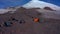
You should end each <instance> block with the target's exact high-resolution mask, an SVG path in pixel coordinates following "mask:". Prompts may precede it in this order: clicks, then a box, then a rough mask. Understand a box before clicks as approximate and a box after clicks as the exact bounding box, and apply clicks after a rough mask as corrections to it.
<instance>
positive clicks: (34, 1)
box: [23, 0, 60, 10]
mask: <svg viewBox="0 0 60 34" xmlns="http://www.w3.org/2000/svg"><path fill="white" fill-rule="evenodd" d="M23 7H24V8H27V9H29V8H41V9H43V8H44V7H50V8H52V9H53V10H59V9H60V7H59V6H57V5H54V4H51V3H47V2H44V1H39V0H31V1H30V2H28V3H27V4H24V5H23Z"/></svg>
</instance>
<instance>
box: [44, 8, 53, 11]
mask: <svg viewBox="0 0 60 34" xmlns="http://www.w3.org/2000/svg"><path fill="white" fill-rule="evenodd" d="M44 9H46V10H51V11H54V10H53V9H52V8H50V7H44Z"/></svg>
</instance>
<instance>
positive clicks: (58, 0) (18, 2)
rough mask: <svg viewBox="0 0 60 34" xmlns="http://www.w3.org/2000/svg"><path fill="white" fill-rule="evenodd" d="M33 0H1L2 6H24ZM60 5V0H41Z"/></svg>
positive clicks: (0, 5)
mask: <svg viewBox="0 0 60 34" xmlns="http://www.w3.org/2000/svg"><path fill="white" fill-rule="evenodd" d="M29 1H31V0H0V8H5V7H9V6H22V5H24V4H26V3H28V2H29ZM40 1H45V2H49V3H52V4H55V5H58V6H60V0H40Z"/></svg>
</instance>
